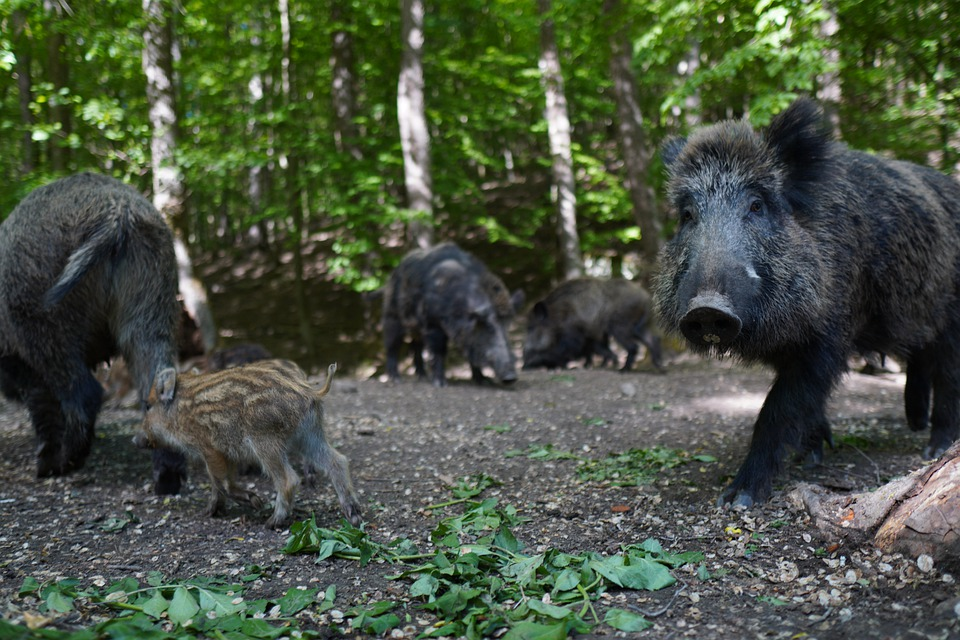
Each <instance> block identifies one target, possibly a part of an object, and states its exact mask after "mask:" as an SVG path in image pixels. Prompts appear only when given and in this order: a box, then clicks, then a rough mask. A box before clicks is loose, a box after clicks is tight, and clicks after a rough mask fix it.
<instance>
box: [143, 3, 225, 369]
mask: <svg viewBox="0 0 960 640" xmlns="http://www.w3.org/2000/svg"><path fill="white" fill-rule="evenodd" d="M143 13H144V17H145V25H146V26H145V28H144V33H143V72H144V75H146V78H147V103H148V104H149V109H150V110H149V119H150V128H151V131H152V134H151V139H150V159H151V169H152V171H153V205H154V206H155V207H156V208H157V210H158V211H159V212H160V214H161V215H162V216H163V217H164V219H165V220H166V221H167V224H169V225H170V227H171V228H172V229H173V230H174V250H175V251H176V255H177V270H178V277H179V287H180V295H181V297H182V298H183V305H184V307H185V308H186V310H187V313H189V314H190V316H191V317H192V318H193V320H194V322H196V324H197V326H198V327H199V328H200V335H201V339H202V343H203V346H204V348H205V349H206V350H207V351H210V350H212V349H213V347H214V346H215V345H216V342H217V332H216V328H215V327H214V324H213V315H212V314H211V312H210V305H209V303H208V302H207V292H206V290H205V289H204V287H203V284H202V283H201V282H200V281H199V280H197V279H196V278H195V277H193V265H192V263H191V261H190V254H189V253H188V251H187V246H186V243H185V241H184V239H183V234H182V232H181V230H182V228H183V215H184V193H185V190H184V185H183V176H182V174H181V173H180V169H179V167H178V166H177V164H176V158H175V157H174V154H175V151H176V147H177V111H176V100H175V96H176V91H175V88H174V82H173V23H172V21H171V18H170V8H169V7H168V6H167V4H166V2H165V1H164V0H143Z"/></svg>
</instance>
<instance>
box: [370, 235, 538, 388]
mask: <svg viewBox="0 0 960 640" xmlns="http://www.w3.org/2000/svg"><path fill="white" fill-rule="evenodd" d="M522 304H523V293H522V292H519V291H518V292H515V293H514V294H513V295H512V296H511V295H510V293H508V291H507V287H506V286H505V285H504V284H503V281H502V280H500V278H498V277H497V276H495V275H493V274H492V273H490V271H489V270H488V269H487V267H486V266H485V265H484V264H483V263H482V262H480V261H479V260H477V259H476V258H475V257H474V256H472V255H470V254H469V253H467V252H466V251H464V250H462V249H461V248H460V247H458V246H457V245H455V244H452V243H445V244H440V245H437V246H435V247H433V248H431V249H418V250H415V251H413V252H411V253H409V254H408V255H407V256H406V257H404V259H403V260H402V261H401V262H400V264H399V265H398V266H397V268H396V270H395V271H394V272H393V273H392V274H391V276H390V280H389V282H388V283H387V286H386V289H385V291H384V301H383V336H384V342H385V344H386V351H387V375H388V376H389V377H390V379H391V380H397V379H399V377H400V372H399V368H398V360H399V354H400V348H401V346H402V345H403V342H404V338H405V337H406V336H408V335H409V336H410V338H411V349H412V351H413V362H414V367H415V369H416V372H417V376H418V377H420V378H421V379H423V378H426V376H427V373H426V370H425V368H424V363H423V348H424V346H426V348H427V350H428V351H429V352H430V354H431V368H432V370H433V384H434V385H436V386H438V387H441V386H443V385H445V384H446V373H445V371H444V363H445V360H446V356H447V345H448V343H450V342H452V343H453V344H454V345H455V346H456V347H457V348H458V349H459V350H460V351H461V353H462V354H463V355H464V357H466V359H467V361H468V362H469V363H470V371H471V373H472V376H473V380H474V381H475V382H482V381H484V379H485V378H484V375H483V368H484V367H490V368H491V369H492V370H493V372H494V374H495V375H496V377H497V379H498V380H500V382H504V383H511V382H515V381H516V379H517V371H516V358H515V356H514V355H513V350H512V349H511V348H510V340H509V337H508V335H507V332H508V331H509V328H510V323H511V321H512V320H513V316H514V314H515V313H516V311H517V309H518V308H519V307H520V306H521V305H522Z"/></svg>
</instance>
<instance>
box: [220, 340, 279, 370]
mask: <svg viewBox="0 0 960 640" xmlns="http://www.w3.org/2000/svg"><path fill="white" fill-rule="evenodd" d="M271 358H273V355H271V353H270V352H269V351H268V350H267V348H266V347H264V346H263V345H262V344H256V343H243V344H235V345H233V346H231V347H224V348H223V349H217V350H216V351H214V352H213V353H211V354H210V355H208V356H207V357H206V361H205V362H204V366H203V370H204V371H207V372H209V371H223V370H224V369H230V368H231V367H237V366H240V365H242V364H250V363H251V362H257V361H258V360H269V359H271Z"/></svg>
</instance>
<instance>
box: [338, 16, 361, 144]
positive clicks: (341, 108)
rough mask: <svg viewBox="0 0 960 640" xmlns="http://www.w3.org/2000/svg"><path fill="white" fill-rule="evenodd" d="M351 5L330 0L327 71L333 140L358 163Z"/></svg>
mask: <svg viewBox="0 0 960 640" xmlns="http://www.w3.org/2000/svg"><path fill="white" fill-rule="evenodd" d="M350 6H351V5H350V3H349V2H346V1H345V0H333V2H332V4H331V7H330V19H331V20H332V21H333V23H334V24H335V25H336V26H335V27H334V30H333V34H332V35H331V43H330V45H331V46H330V70H331V72H332V76H333V77H332V81H331V82H332V86H331V91H330V94H331V96H332V98H333V128H334V129H333V138H334V143H335V144H336V147H337V151H339V152H340V153H349V154H350V155H351V156H352V157H353V159H354V160H361V159H362V158H363V154H362V153H361V152H360V147H358V146H357V128H356V126H355V125H354V121H353V119H354V117H355V115H356V112H357V103H356V92H355V91H354V72H353V33H352V32H351V31H350V25H351V24H352V15H351V14H350Z"/></svg>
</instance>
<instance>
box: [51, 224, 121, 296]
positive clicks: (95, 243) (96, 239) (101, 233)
mask: <svg viewBox="0 0 960 640" xmlns="http://www.w3.org/2000/svg"><path fill="white" fill-rule="evenodd" d="M125 235H126V234H125V233H124V229H123V225H122V224H120V225H117V226H110V225H105V226H102V227H100V228H98V229H97V230H96V231H95V232H94V233H93V235H92V236H90V238H89V239H88V240H87V241H86V242H84V243H83V244H82V245H80V247H78V248H77V249H76V250H75V251H74V252H73V253H71V254H70V258H69V259H68V260H67V264H66V265H65V266H64V267H63V271H62V272H61V273H60V278H58V279H57V281H56V282H55V283H54V285H53V286H52V287H50V289H49V290H48V291H47V293H46V295H45V296H44V299H43V304H44V306H45V308H47V309H49V308H51V307H54V306H56V305H57V304H59V303H60V301H61V300H63V299H64V297H66V295H67V294H68V293H70V291H71V290H72V289H73V288H74V287H75V286H76V285H77V283H78V282H80V280H82V279H83V277H84V276H85V275H87V272H89V271H90V269H92V268H93V267H94V266H95V265H97V264H99V263H101V262H102V261H104V260H106V259H107V258H109V257H110V256H111V255H115V253H116V251H117V248H118V247H119V246H121V245H122V244H123V240H124V237H125Z"/></svg>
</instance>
